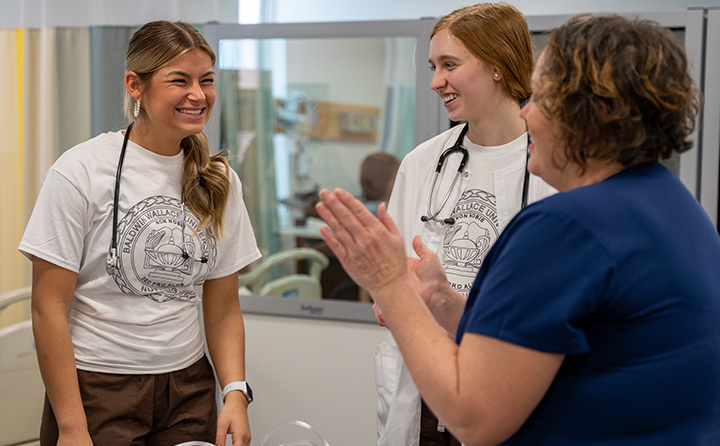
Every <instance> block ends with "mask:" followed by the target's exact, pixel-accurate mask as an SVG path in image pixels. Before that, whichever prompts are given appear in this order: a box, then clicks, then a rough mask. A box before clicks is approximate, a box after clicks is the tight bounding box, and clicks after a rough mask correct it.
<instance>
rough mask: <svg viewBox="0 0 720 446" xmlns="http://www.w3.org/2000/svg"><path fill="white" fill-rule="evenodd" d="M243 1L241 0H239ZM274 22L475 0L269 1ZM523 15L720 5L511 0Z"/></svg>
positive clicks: (440, 8) (391, 13)
mask: <svg viewBox="0 0 720 446" xmlns="http://www.w3.org/2000/svg"><path fill="white" fill-rule="evenodd" d="M241 1H242V0H241ZM271 1H273V2H274V5H273V6H274V7H273V10H272V15H273V17H274V19H275V20H274V21H277V22H314V21H320V22H325V21H348V20H353V21H354V20H396V19H418V18H421V17H440V16H443V15H445V14H447V13H449V12H451V11H453V10H455V9H458V8H461V7H463V6H467V5H471V4H473V3H477V2H475V1H468V0H443V1H437V0H393V1H387V0H362V1H350V0H271ZM507 3H510V4H513V5H515V6H516V7H517V8H518V9H520V11H522V12H523V13H524V14H525V15H563V14H579V13H582V12H607V11H612V12H643V11H669V10H678V9H682V10H685V9H687V8H689V7H693V6H720V0H586V1H578V0H541V1H539V0H510V1H508V2H507Z"/></svg>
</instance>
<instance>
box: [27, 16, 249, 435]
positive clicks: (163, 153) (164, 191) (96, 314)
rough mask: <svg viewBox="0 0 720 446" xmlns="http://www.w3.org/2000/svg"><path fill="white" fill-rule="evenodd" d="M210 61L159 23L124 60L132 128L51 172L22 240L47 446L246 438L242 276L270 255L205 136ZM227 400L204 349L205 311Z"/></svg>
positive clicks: (188, 38)
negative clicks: (29, 267)
mask: <svg viewBox="0 0 720 446" xmlns="http://www.w3.org/2000/svg"><path fill="white" fill-rule="evenodd" d="M214 63H215V55H214V53H213V51H212V49H211V48H210V47H209V45H208V44H207V42H205V40H204V39H203V38H202V36H200V34H199V33H198V32H197V31H196V30H195V29H194V28H193V27H192V26H190V25H188V24H186V23H180V22H177V23H171V22H166V21H158V22H151V23H148V24H146V25H144V26H142V27H141V28H140V29H139V30H138V31H137V32H135V34H134V35H133V37H132V39H131V41H130V44H129V48H128V51H127V55H126V59H125V68H126V74H125V86H126V89H127V95H126V112H127V114H128V117H129V118H130V120H131V122H132V124H131V125H130V126H129V127H128V128H127V129H126V130H125V131H121V132H110V133H106V134H102V135H99V136H97V137H95V138H93V139H91V140H89V141H87V142H85V143H82V144H79V145H78V146H76V147H74V148H72V149H70V150H68V151H67V152H66V153H65V154H64V155H63V156H62V157H60V159H59V160H58V161H57V162H56V163H55V165H53V167H52V168H51V169H50V171H49V172H48V173H47V175H46V177H45V180H44V183H43V186H42V189H41V192H40V196H39V198H38V201H37V204H36V206H35V209H34V211H33V215H32V217H31V219H30V222H29V223H28V226H27V229H26V231H25V235H24V237H23V240H22V242H21V244H20V250H21V251H22V252H23V253H24V254H25V255H26V256H27V257H29V258H30V259H32V262H33V295H32V316H33V330H34V333H35V339H36V343H37V351H38V360H39V363H40V370H41V373H42V376H43V380H44V382H45V386H46V389H47V398H46V404H45V410H44V413H43V421H42V428H41V444H42V445H43V446H50V445H52V446H55V445H56V444H57V445H63V446H64V445H68V446H78V445H81V446H84V445H92V444H96V445H103V446H107V445H109V446H112V445H118V446H120V445H124V446H127V445H147V446H151V445H157V446H170V445H174V444H178V443H182V442H186V441H191V440H202V441H207V442H212V443H213V444H218V445H224V444H225V438H226V435H227V434H232V438H233V445H234V446H239V445H247V444H249V442H250V429H249V423H248V416H247V406H248V404H249V402H250V401H251V399H252V391H251V390H250V388H249V386H248V385H247V382H246V380H245V358H244V354H245V352H244V327H243V320H242V313H241V311H240V307H239V303H238V296H237V289H238V286H237V274H236V273H237V271H238V270H240V269H241V268H242V267H243V266H245V265H247V264H249V263H250V262H252V261H253V260H255V259H257V258H258V257H260V253H259V251H258V249H257V246H256V243H255V239H254V235H253V231H252V227H251V226H250V221H249V219H248V216H247V211H246V209H245V206H244V204H243V201H242V196H241V192H240V191H241V188H240V182H239V180H238V178H237V175H236V174H235V173H234V172H233V171H232V170H231V169H229V168H228V164H227V162H226V161H225V160H224V159H223V158H222V157H220V156H210V154H209V146H208V140H207V138H206V137H205V135H204V133H203V127H204V126H205V124H206V122H207V120H208V118H209V117H210V113H211V112H212V109H213V105H214V102H215V86H214V79H215V74H214V72H213V65H214ZM201 295H202V303H203V318H204V319H203V321H204V327H205V336H206V338H207V345H208V349H209V351H210V355H211V356H212V359H213V364H214V366H215V372H216V373H217V378H218V380H219V383H220V386H228V387H227V388H226V389H225V390H226V391H225V392H223V394H224V395H223V396H224V398H225V404H224V406H223V408H222V410H221V411H220V413H219V414H218V413H217V409H216V404H215V377H214V375H213V369H212V367H211V366H210V363H209V361H208V358H206V357H205V354H204V346H203V336H202V333H201V330H200V324H199V321H198V312H197V305H198V304H199V303H200V302H201Z"/></svg>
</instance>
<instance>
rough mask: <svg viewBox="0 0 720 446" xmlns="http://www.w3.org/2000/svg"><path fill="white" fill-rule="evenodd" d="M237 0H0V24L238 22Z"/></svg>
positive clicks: (93, 24)
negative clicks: (153, 21) (158, 21)
mask: <svg viewBox="0 0 720 446" xmlns="http://www.w3.org/2000/svg"><path fill="white" fill-rule="evenodd" d="M237 18H238V0H162V1H158V0H152V1H148V0H121V1H118V0H0V28H43V27H51V26H77V27H85V26H95V25H98V26H101V25H128V26H133V25H139V24H142V23H145V22H150V21H152V20H182V21H186V22H191V23H206V22H212V21H217V22H223V23H237Z"/></svg>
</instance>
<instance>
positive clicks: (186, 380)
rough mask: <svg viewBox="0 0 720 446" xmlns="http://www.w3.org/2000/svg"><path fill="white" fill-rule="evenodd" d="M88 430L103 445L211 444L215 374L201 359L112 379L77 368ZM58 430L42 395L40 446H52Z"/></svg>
mask: <svg viewBox="0 0 720 446" xmlns="http://www.w3.org/2000/svg"><path fill="white" fill-rule="evenodd" d="M78 382H79V383H80V394H81V396H82V401H83V406H85V416H86V417H87V423H88V430H89V431H90V436H91V437H92V440H93V443H95V444H96V445H102V446H173V445H176V444H178V443H183V442H186V441H191V440H199V441H207V442H210V443H213V444H214V443H215V433H216V429H217V407H216V404H215V375H214V374H213V370H212V367H211V366H210V363H209V361H208V360H207V358H206V357H203V358H202V359H200V360H199V361H198V362H196V363H195V364H193V365H191V366H190V367H188V368H186V369H184V370H178V371H177V372H171V373H163V374H159V375H116V374H110V373H95V372H86V371H82V370H78ZM57 439H58V426H57V421H56V420H55V415H54V414H53V411H52V407H50V402H49V401H48V398H47V396H45V408H44V410H43V416H42V425H41V427H40V445H41V446H56V445H57Z"/></svg>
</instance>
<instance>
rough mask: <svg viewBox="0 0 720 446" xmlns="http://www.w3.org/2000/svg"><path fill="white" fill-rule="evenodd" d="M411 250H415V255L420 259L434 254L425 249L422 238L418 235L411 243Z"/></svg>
mask: <svg viewBox="0 0 720 446" xmlns="http://www.w3.org/2000/svg"><path fill="white" fill-rule="evenodd" d="M412 246H413V249H414V250H415V254H417V255H418V257H420V258H421V259H425V258H427V257H428V256H429V255H432V254H434V253H433V252H432V251H431V250H430V248H428V247H427V245H426V244H425V243H423V241H422V238H420V236H419V235H416V236H415V237H414V238H413V241H412Z"/></svg>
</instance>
